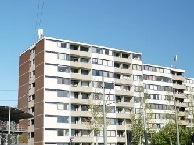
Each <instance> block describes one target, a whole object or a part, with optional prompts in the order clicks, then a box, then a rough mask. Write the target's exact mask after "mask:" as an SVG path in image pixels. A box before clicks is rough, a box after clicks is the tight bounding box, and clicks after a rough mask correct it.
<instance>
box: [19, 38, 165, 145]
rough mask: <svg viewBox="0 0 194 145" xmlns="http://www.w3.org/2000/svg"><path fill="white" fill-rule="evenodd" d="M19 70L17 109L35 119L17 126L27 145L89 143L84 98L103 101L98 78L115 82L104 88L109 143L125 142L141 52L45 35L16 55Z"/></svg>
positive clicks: (91, 142) (90, 133) (91, 134)
mask: <svg viewBox="0 0 194 145" xmlns="http://www.w3.org/2000/svg"><path fill="white" fill-rule="evenodd" d="M19 71H20V72H19V80H20V81H19V98H18V106H19V108H20V109H23V110H26V111H29V112H30V113H32V114H33V115H34V118H33V119H31V120H29V121H28V122H27V121H25V120H24V121H23V122H21V123H22V124H23V125H28V143H29V144H35V145H43V144H53V145H56V144H57V145H68V144H70V138H71V137H73V143H74V145H94V143H95V142H96V138H95V137H94V132H93V131H91V130H89V129H88V126H87V125H86V123H85V122H84V121H85V120H86V119H85V118H87V117H92V116H91V113H90V110H88V105H89V102H88V100H90V101H99V100H102V97H103V95H102V94H103V89H102V83H103V82H102V81H103V78H104V82H107V83H114V89H105V99H106V102H107V104H110V105H109V106H110V107H109V108H111V109H110V112H108V113H107V119H108V120H109V121H110V125H109V126H108V127H107V136H108V137H107V141H108V145H124V144H125V143H126V134H127V130H130V125H129V122H130V121H129V119H130V115H129V114H130V111H131V108H133V107H134V96H138V94H136V93H135V92H134V90H135V88H136V87H137V86H138V85H139V84H142V75H143V73H142V60H141V53H135V52H131V51H124V50H119V49H115V48H108V47H104V46H97V45H91V44H87V43H80V42H73V41H69V40H62V39H56V38H51V37H44V38H42V39H41V40H39V41H38V42H37V43H35V44H34V45H32V46H31V47H29V48H28V49H27V50H26V51H25V52H23V53H22V54H21V55H20V69H19ZM166 84H168V83H166ZM156 113H157V112H156ZM102 136H103V134H102V133H101V134H100V137H99V138H98V142H99V145H103V137H102Z"/></svg>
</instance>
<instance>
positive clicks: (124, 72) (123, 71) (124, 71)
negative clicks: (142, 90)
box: [114, 67, 132, 74]
mask: <svg viewBox="0 0 194 145" xmlns="http://www.w3.org/2000/svg"><path fill="white" fill-rule="evenodd" d="M114 72H119V73H122V74H132V69H130V67H129V69H122V68H118V67H114Z"/></svg>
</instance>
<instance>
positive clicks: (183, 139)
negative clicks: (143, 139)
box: [150, 122, 191, 145]
mask: <svg viewBox="0 0 194 145" xmlns="http://www.w3.org/2000/svg"><path fill="white" fill-rule="evenodd" d="M179 132H180V144H181V145H191V138H190V136H191V130H190V129H189V128H186V127H184V126H180V127H179ZM170 144H173V145H175V144H176V127H175V124H174V123H172V122H169V123H168V124H166V125H165V126H164V127H163V128H162V129H160V131H159V132H156V133H155V134H154V136H153V138H152V140H151V143H150V145H170Z"/></svg>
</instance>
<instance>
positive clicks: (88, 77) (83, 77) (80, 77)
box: [70, 73, 92, 80]
mask: <svg viewBox="0 0 194 145" xmlns="http://www.w3.org/2000/svg"><path fill="white" fill-rule="evenodd" d="M70 76H71V78H72V79H77V80H92V75H91V74H90V73H89V75H82V74H81V73H71V74H70Z"/></svg>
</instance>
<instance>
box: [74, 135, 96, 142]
mask: <svg viewBox="0 0 194 145" xmlns="http://www.w3.org/2000/svg"><path fill="white" fill-rule="evenodd" d="M73 142H77V143H92V142H94V138H93V137H92V136H89V137H88V136H74V138H73Z"/></svg>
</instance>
